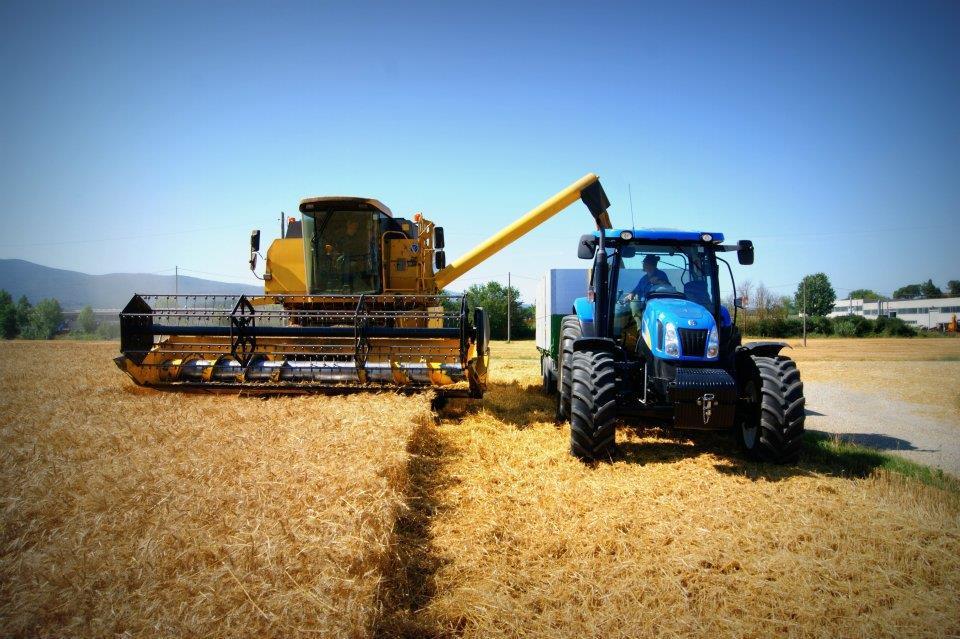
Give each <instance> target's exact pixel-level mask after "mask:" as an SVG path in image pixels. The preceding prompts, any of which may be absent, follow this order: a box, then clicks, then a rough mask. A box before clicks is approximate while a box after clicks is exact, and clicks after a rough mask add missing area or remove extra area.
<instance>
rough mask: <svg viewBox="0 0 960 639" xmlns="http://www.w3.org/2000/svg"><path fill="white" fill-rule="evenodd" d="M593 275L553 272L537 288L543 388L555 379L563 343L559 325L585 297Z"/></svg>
mask: <svg viewBox="0 0 960 639" xmlns="http://www.w3.org/2000/svg"><path fill="white" fill-rule="evenodd" d="M589 282H590V271H589V270H588V269H584V268H552V269H550V270H549V271H547V272H546V273H544V275H543V277H542V278H541V279H540V285H539V286H538V287H537V304H536V309H537V350H538V351H540V366H541V372H542V373H543V376H544V384H545V385H546V386H547V387H548V388H549V384H551V380H555V379H556V372H555V366H554V362H556V361H557V350H558V349H559V342H560V324H561V322H563V317H564V316H565V315H570V314H571V313H573V300H575V299H576V298H578V297H585V296H586V294H587V286H588V284H589Z"/></svg>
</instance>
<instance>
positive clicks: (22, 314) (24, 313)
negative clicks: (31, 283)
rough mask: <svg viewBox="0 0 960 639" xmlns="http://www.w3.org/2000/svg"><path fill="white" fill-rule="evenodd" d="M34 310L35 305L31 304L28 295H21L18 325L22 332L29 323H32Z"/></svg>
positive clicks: (18, 301)
mask: <svg viewBox="0 0 960 639" xmlns="http://www.w3.org/2000/svg"><path fill="white" fill-rule="evenodd" d="M32 312H33V306H31V305H30V300H28V299H27V296H26V295H21V296H20V299H19V300H17V326H18V327H19V329H20V331H21V332H22V331H23V329H24V328H26V327H27V324H29V323H30V314H31V313H32Z"/></svg>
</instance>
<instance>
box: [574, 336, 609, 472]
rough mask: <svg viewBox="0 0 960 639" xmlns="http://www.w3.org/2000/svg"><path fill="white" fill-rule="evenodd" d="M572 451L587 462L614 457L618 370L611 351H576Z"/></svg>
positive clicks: (575, 455)
mask: <svg viewBox="0 0 960 639" xmlns="http://www.w3.org/2000/svg"><path fill="white" fill-rule="evenodd" d="M572 360H573V388H572V394H571V403H570V452H571V453H572V454H573V456H574V457H577V458H578V459H581V460H583V461H600V460H605V459H611V458H612V457H613V454H614V452H615V450H616V434H617V428H616V426H617V424H616V408H617V401H616V400H617V382H618V379H617V369H616V368H615V366H614V360H613V356H612V355H611V354H610V353H593V352H590V351H581V352H577V353H573V357H572Z"/></svg>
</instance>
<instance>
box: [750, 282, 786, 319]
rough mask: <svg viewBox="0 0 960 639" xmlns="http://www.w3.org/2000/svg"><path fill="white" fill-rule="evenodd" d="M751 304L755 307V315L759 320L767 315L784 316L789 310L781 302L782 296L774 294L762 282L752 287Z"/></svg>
mask: <svg viewBox="0 0 960 639" xmlns="http://www.w3.org/2000/svg"><path fill="white" fill-rule="evenodd" d="M751 306H752V307H753V308H754V309H756V314H757V317H758V318H759V319H761V320H762V319H765V318H767V317H779V318H784V317H786V316H787V314H788V312H789V310H788V308H787V307H786V306H785V305H784V303H783V298H781V297H780V296H779V295H776V294H774V292H773V291H771V290H770V289H769V288H767V287H766V285H765V284H764V283H763V282H760V283H759V284H757V288H756V289H754V292H753V301H752V303H751Z"/></svg>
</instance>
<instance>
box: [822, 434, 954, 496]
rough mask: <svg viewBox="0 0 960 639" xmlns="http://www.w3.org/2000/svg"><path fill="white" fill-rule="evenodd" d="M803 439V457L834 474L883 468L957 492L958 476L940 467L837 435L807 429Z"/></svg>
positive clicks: (861, 474) (867, 472)
mask: <svg viewBox="0 0 960 639" xmlns="http://www.w3.org/2000/svg"><path fill="white" fill-rule="evenodd" d="M805 443H806V454H805V461H807V462H811V463H812V464H813V465H816V466H820V467H822V468H823V469H824V470H828V471H830V472H833V473H836V474H840V475H851V476H855V477H867V476H868V475H870V474H871V473H872V472H873V471H875V470H878V469H882V470H886V471H889V472H892V473H897V474H898V475H903V476H904V477H909V478H911V479H914V480H916V481H919V482H920V483H922V484H926V485H928V486H933V487H935V488H940V489H942V490H946V491H949V492H952V493H958V494H960V479H957V478H956V477H954V476H953V475H950V474H949V473H945V472H944V471H943V470H941V469H939V468H931V467H930V466H924V465H923V464H918V463H916V462H912V461H909V460H907V459H904V458H902V457H899V456H897V455H892V454H890V453H884V452H881V451H878V450H874V449H872V448H866V447H864V446H858V445H857V444H851V443H849V442H845V441H843V440H842V439H840V438H839V437H836V436H830V435H826V434H823V433H807V434H806V435H805Z"/></svg>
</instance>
